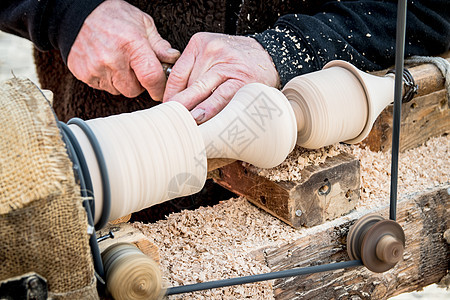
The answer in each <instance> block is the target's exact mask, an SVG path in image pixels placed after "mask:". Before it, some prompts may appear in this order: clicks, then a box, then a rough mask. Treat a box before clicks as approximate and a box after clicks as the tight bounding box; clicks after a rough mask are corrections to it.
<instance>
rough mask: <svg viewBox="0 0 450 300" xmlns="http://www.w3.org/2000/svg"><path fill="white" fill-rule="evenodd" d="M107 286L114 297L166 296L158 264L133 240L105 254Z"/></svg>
mask: <svg viewBox="0 0 450 300" xmlns="http://www.w3.org/2000/svg"><path fill="white" fill-rule="evenodd" d="M102 259H103V264H104V268H105V272H106V286H107V289H108V291H109V292H110V293H111V295H112V296H113V298H114V299H116V300H121V299H124V300H125V299H133V300H139V299H142V300H144V299H162V297H163V295H164V290H163V289H162V275H161V271H160V270H159V266H158V264H157V263H156V262H155V261H153V260H152V259H151V258H150V257H148V256H146V255H145V254H143V253H142V252H141V251H140V250H139V249H138V248H137V247H135V246H134V245H133V244H129V243H118V244H114V245H112V246H110V247H108V248H107V249H106V250H105V251H104V252H103V253H102Z"/></svg>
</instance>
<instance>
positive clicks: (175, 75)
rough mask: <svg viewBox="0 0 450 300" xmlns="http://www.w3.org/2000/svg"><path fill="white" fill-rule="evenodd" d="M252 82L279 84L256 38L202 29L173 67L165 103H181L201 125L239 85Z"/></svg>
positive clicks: (266, 55)
mask: <svg viewBox="0 0 450 300" xmlns="http://www.w3.org/2000/svg"><path fill="white" fill-rule="evenodd" d="M252 82H259V83H264V84H266V85H269V86H272V87H277V86H278V85H279V76H278V73H277V71H276V69H275V66H274V64H273V62H272V58H271V57H270V55H269V54H268V53H267V52H266V50H264V48H263V47H262V46H261V45H260V44H259V43H258V42H257V41H256V40H254V39H252V38H249V37H243V36H229V35H225V34H218V33H206V32H201V33H197V34H195V35H194V36H192V38H191V40H190V41H189V44H188V45H187V47H186V49H185V50H184V51H183V54H182V55H181V57H180V58H179V59H178V61H177V62H176V64H175V65H174V66H173V67H172V72H171V73H170V76H169V79H168V81H167V84H166V90H165V92H164V102H166V101H178V102H180V103H181V104H183V105H184V106H186V108H187V109H189V110H191V114H192V116H193V117H194V118H195V120H196V121H197V123H199V124H200V123H203V122H205V121H207V120H209V119H210V118H212V117H213V116H215V115H216V114H217V113H218V112H220V111H221V110H222V109H223V108H224V107H225V106H226V105H227V103H228V102H229V101H230V100H231V98H232V97H233V96H234V94H235V93H236V92H237V91H238V90H239V89H240V88H241V87H242V86H244V85H246V84H248V83H252Z"/></svg>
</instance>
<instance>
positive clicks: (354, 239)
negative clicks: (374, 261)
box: [347, 214, 383, 260]
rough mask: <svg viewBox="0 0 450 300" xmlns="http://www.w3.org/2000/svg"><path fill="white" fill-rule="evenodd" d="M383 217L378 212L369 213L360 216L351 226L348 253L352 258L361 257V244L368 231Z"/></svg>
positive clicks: (348, 237)
mask: <svg viewBox="0 0 450 300" xmlns="http://www.w3.org/2000/svg"><path fill="white" fill-rule="evenodd" d="M381 220H383V217H382V216H380V215H376V214H368V215H365V216H363V217H362V218H360V219H359V220H358V221H356V223H355V224H353V226H352V227H350V231H349V232H348V235H347V253H348V256H349V257H350V258H351V259H352V260H356V259H361V245H362V241H363V239H364V236H365V235H366V233H367V231H368V230H369V229H370V228H371V227H372V225H374V224H375V223H377V222H378V221H381Z"/></svg>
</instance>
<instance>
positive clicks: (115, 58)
mask: <svg viewBox="0 0 450 300" xmlns="http://www.w3.org/2000/svg"><path fill="white" fill-rule="evenodd" d="M179 56H180V52H179V51H178V50H175V49H172V48H171V46H170V44H169V42H167V41H166V40H164V39H162V38H161V36H160V35H159V33H158V31H157V30H156V27H155V23H154V21H153V19H152V18H151V17H150V16H149V15H147V14H146V13H144V12H142V11H141V10H139V9H138V8H136V7H134V6H132V5H130V4H128V3H127V2H125V1H122V0H107V1H105V2H103V3H102V4H100V5H99V6H98V7H97V8H96V9H95V10H94V11H92V13H91V14H90V15H89V16H88V17H87V18H86V20H85V21H84V24H83V26H82V27H81V30H80V32H79V33H78V36H77V38H76V39H75V42H74V44H73V45H72V48H71V50H70V52H69V56H68V59H67V66H68V67H69V70H70V71H71V72H72V73H73V74H74V76H75V77H76V78H78V79H79V80H81V81H83V82H84V83H86V84H88V85H89V86H91V87H93V88H96V89H101V90H105V91H107V92H109V93H111V94H114V95H118V94H123V95H124V96H126V97H136V96H138V95H139V94H140V93H142V92H143V91H144V89H146V90H147V91H148V93H149V94H150V96H151V97H152V98H153V99H154V100H157V101H160V100H162V97H163V93H164V87H165V83H166V76H165V74H164V72H163V69H162V66H161V62H167V63H174V62H175V61H176V60H177V58H178V57H179Z"/></svg>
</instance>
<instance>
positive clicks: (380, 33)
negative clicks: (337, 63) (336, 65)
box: [254, 0, 450, 85]
mask: <svg viewBox="0 0 450 300" xmlns="http://www.w3.org/2000/svg"><path fill="white" fill-rule="evenodd" d="M396 12H397V3H396V1H390V2H386V1H385V2H382V1H356V2H333V3H330V4H328V5H325V6H324V7H323V13H319V14H316V15H314V16H307V15H300V14H297V15H286V16H283V17H281V18H280V19H279V20H278V21H277V22H276V24H275V26H274V29H269V30H266V31H265V32H263V33H261V34H256V35H255V36H254V38H255V39H256V40H258V41H259V42H260V43H261V44H262V45H263V47H264V48H265V49H266V50H267V51H268V52H269V54H270V55H271V56H272V59H273V61H274V63H275V66H276V68H277V70H278V72H279V74H280V78H281V83H282V85H284V84H286V83H287V81H289V80H290V79H292V78H293V77H295V76H298V75H301V74H304V73H308V72H312V71H316V70H319V69H321V68H322V67H323V66H324V65H325V64H326V63H327V62H328V61H330V60H334V59H342V60H346V61H349V62H351V63H353V64H354V65H355V66H356V67H358V68H360V69H362V70H367V71H372V70H376V69H381V68H385V67H388V66H389V65H392V64H393V63H394V55H395V36H396V35H395V32H396V20H395V17H396ZM449 18H450V17H449V9H448V4H446V1H433V0H428V1H423V3H421V2H420V1H414V3H408V16H407V33H406V35H407V41H406V53H405V55H406V56H410V55H436V54H439V53H442V52H444V51H447V50H448V48H449V42H450V25H449V21H448V20H449Z"/></svg>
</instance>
